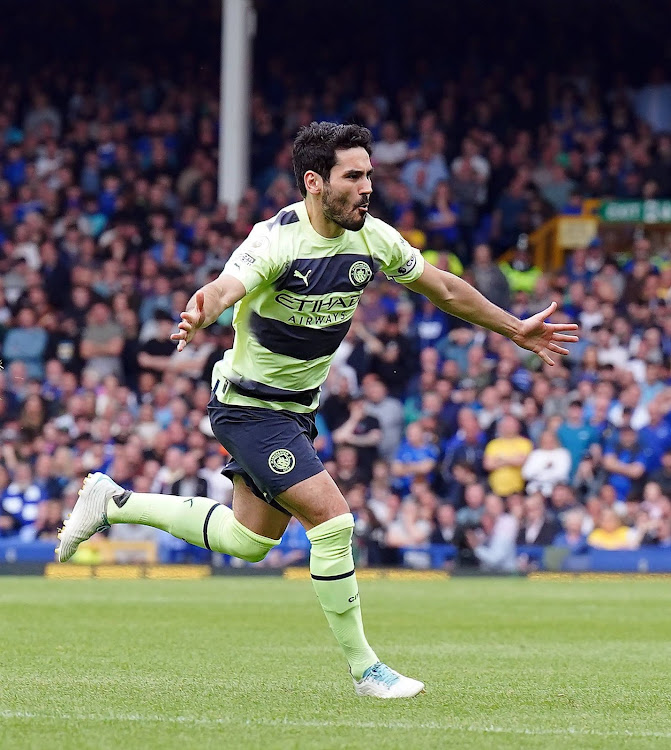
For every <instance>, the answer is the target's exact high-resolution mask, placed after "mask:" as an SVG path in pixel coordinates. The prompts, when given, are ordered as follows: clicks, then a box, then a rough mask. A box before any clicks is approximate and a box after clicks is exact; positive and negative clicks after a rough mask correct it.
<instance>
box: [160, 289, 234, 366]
mask: <svg viewBox="0 0 671 750" xmlns="http://www.w3.org/2000/svg"><path fill="white" fill-rule="evenodd" d="M246 293H247V291H246V290H245V287H244V286H243V284H242V282H240V281H238V280H237V279H234V278H233V277H232V276H229V275H228V274H222V275H221V276H219V278H217V279H215V280H214V281H210V283H209V284H205V286H204V287H201V288H200V289H199V290H198V291H197V292H196V293H195V294H194V295H193V297H191V299H190V300H189V302H188V304H187V306H186V310H185V311H184V312H183V313H181V314H180V316H179V317H180V318H181V319H182V320H181V321H180V323H179V325H178V326H177V328H178V329H179V330H178V331H177V333H173V334H172V335H171V336H170V338H171V339H172V340H173V341H176V342H177V351H178V352H181V351H182V350H183V349H184V347H185V346H186V345H187V344H188V343H189V341H191V339H192V338H193V336H194V334H195V333H196V331H197V330H198V329H199V328H207V326H209V325H212V323H214V321H215V320H217V318H218V317H219V316H220V315H221V313H223V312H224V310H226V309H228V308H229V307H231V306H232V305H234V304H235V303H236V302H237V301H238V300H241V299H242V298H243V297H244V296H245V294H246Z"/></svg>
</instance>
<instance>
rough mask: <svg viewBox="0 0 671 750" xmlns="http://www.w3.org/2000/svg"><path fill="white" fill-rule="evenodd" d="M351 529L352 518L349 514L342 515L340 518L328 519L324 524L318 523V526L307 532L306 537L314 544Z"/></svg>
mask: <svg viewBox="0 0 671 750" xmlns="http://www.w3.org/2000/svg"><path fill="white" fill-rule="evenodd" d="M353 528H354V516H353V515H352V514H351V513H343V514H342V515H340V516H334V517H333V518H329V520H328V521H324V523H320V524H319V525H318V526H313V528H311V529H310V531H308V532H307V537H308V539H309V540H310V542H311V543H312V544H314V543H315V542H318V541H320V540H322V539H326V538H328V537H330V536H332V535H333V534H337V533H338V532H340V531H345V530H346V529H353Z"/></svg>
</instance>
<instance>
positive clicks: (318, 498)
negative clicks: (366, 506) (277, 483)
mask: <svg viewBox="0 0 671 750" xmlns="http://www.w3.org/2000/svg"><path fill="white" fill-rule="evenodd" d="M276 500H277V501H278V502H279V503H280V504H281V505H282V507H284V508H286V509H287V510H288V511H289V513H291V515H292V516H295V517H296V518H297V519H298V520H299V521H300V522H301V523H302V524H303V526H304V527H305V528H306V529H307V530H310V529H311V528H313V527H314V526H319V524H320V523H324V521H328V520H329V519H331V518H335V517H336V516H341V515H343V513H349V506H348V505H347V501H346V500H345V498H344V497H343V495H342V493H341V492H340V490H339V489H338V487H337V485H336V483H335V482H334V481H333V479H332V478H331V475H330V474H329V473H328V472H327V471H322V472H320V473H319V474H315V475H314V476H312V477H308V479H304V480H303V481H302V482H298V484H295V485H293V486H292V487H289V489H288V490H285V491H284V492H282V493H281V494H279V495H278V496H277V497H276ZM276 512H278V511H276Z"/></svg>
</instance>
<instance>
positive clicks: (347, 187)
mask: <svg viewBox="0 0 671 750" xmlns="http://www.w3.org/2000/svg"><path fill="white" fill-rule="evenodd" d="M372 174H373V168H372V167H371V164H370V157H369V156H368V153H367V152H366V149H365V148H348V149H345V150H343V151H336V163H335V165H334V167H333V169H331V175H330V177H329V181H328V182H326V181H325V182H324V187H323V190H322V210H323V211H324V216H325V217H326V218H327V219H329V220H330V221H333V222H335V223H336V224H338V226H341V227H342V228H343V229H349V230H351V231H353V232H358V231H359V230H360V229H361V228H362V227H363V225H364V223H365V221H366V214H367V213H368V204H369V202H370V194H371V193H372V192H373V186H372V183H371V176H372Z"/></svg>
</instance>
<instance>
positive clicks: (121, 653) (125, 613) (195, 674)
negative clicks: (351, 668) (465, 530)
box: [0, 578, 671, 750]
mask: <svg viewBox="0 0 671 750" xmlns="http://www.w3.org/2000/svg"><path fill="white" fill-rule="evenodd" d="M670 588H671V587H669V585H668V583H666V582H660V581H650V582H647V581H640V580H637V581H632V582H628V581H621V582H610V581H609V582H607V583H605V584H603V583H598V582H590V583H580V585H576V584H575V583H574V582H567V583H564V582H554V581H553V582H542V581H525V580H487V579H478V580H474V579H473V580H456V579H452V580H450V581H437V582H418V581H365V582H362V584H361V592H362V600H363V609H364V617H365V620H366V622H367V630H368V633H369V638H370V640H371V642H372V643H373V644H374V646H375V648H376V649H377V651H378V653H379V655H380V656H381V657H382V658H385V659H387V660H388V661H389V663H390V664H391V665H392V666H394V667H396V668H398V669H400V670H402V671H405V672H406V673H407V674H410V675H412V676H417V677H419V678H421V679H423V680H425V681H426V683H427V693H426V695H422V696H419V697H418V698H416V699H413V700H409V701H400V702H399V701H388V702H382V701H374V700H362V699H357V698H355V696H354V693H353V690H352V686H351V682H350V679H349V676H348V674H347V669H346V665H345V663H344V660H343V658H342V655H341V653H340V651H339V649H338V648H337V646H336V645H335V642H334V641H333V639H332V637H331V634H330V632H329V630H328V627H327V625H326V621H325V618H324V617H323V615H322V613H321V611H320V610H319V607H318V604H317V602H316V599H315V596H314V592H313V591H312V588H311V586H310V584H309V582H303V581H283V580H280V579H257V578H254V579H241V578H236V579H226V578H216V579H209V580H206V581H194V582H181V581H180V582H175V581H144V580H140V581H104V580H100V581H98V580H92V581H47V580H44V579H29V578H22V579H19V578H16V579H12V578H0V644H2V651H1V652H0V748H2V749H3V750H4V748H5V747H6V748H11V749H12V750H32V749H33V748H35V749H36V750H38V749H39V750H41V749H42V748H44V747H47V746H51V745H52V744H54V745H62V746H64V747H68V748H69V750H70V749H71V750H80V749H81V750H84V749H85V748H86V749H88V748H92V749H95V750H107V749H108V748H109V749H110V750H111V749H112V748H115V750H117V748H120V747H122V748H123V750H140V749H141V748H142V750H146V749H148V750H152V749H153V748H161V750H163V749H164V748H165V749H166V750H173V748H174V749H175V750H191V748H193V750H209V748H218V750H220V749H221V748H225V749H226V750H229V749H230V750H238V748H240V750H247V749H249V750H256V748H260V747H263V748H269V749H270V750H304V749H306V748H308V749H310V750H311V749H312V748H315V750H316V749H317V748H319V750H331V749H333V750H335V749H336V748H338V749H339V750H340V749H342V748H347V749H348V750H349V748H359V747H361V748H370V747H371V746H374V747H375V748H376V750H377V749H378V748H384V749H385V750H386V749H391V748H393V749H394V750H396V748H398V749H399V750H415V748H417V750H419V748H422V749H423V750H424V749H425V748H434V747H435V748H440V747H443V746H448V745H449V746H450V747H455V748H464V750H485V749H486V750H490V748H495V750H499V749H501V750H519V749H520V748H539V747H541V748H544V749H545V748H552V749H554V748H557V749H560V748H561V750H564V748H566V750H568V748H573V747H580V748H591V749H593V750H597V749H598V750H605V749H606V748H608V750H610V748H613V747H616V748H619V747H624V746H626V747H627V748H636V749H638V748H641V749H643V748H655V749H656V748H660V750H661V748H668V747H669V746H670V744H669V739H671V716H670V712H669V706H670V705H671V700H670V695H671V691H670V689H669V684H670V683H669V678H668V675H669V674H670V673H671V643H670V641H671V639H669V625H668V623H669V619H670V618H669V615H670V613H671V591H670ZM441 732H442V733H444V735H445V736H444V737H443V738H441Z"/></svg>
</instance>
